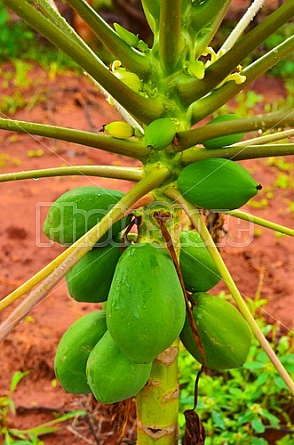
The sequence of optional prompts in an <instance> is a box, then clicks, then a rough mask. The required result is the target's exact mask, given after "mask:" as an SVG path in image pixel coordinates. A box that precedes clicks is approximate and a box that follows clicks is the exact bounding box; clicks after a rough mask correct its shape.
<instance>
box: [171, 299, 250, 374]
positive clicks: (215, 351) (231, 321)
mask: <svg viewBox="0 0 294 445" xmlns="http://www.w3.org/2000/svg"><path fill="white" fill-rule="evenodd" d="M193 300H194V302H195V307H194V309H193V318H194V320H195V323H196V326H197V330H198V333H199V336H200V339H201V342H202V345H203V349H204V352H205V357H206V366H207V367H208V368H211V369H229V368H239V367H240V366H242V365H243V364H244V362H245V361H246V358H247V355H248V352H249V349H250V346H251V331H250V328H249V326H248V324H247V322H246V321H245V319H244V318H243V317H242V315H241V314H240V312H239V311H238V310H237V309H236V308H235V307H234V306H233V305H232V304H230V303H229V302H228V301H225V300H223V299H222V298H219V297H215V296H214V295H211V294H207V293H204V292H199V293H196V294H193ZM180 337H181V341H182V343H183V345H184V346H185V348H186V349H187V350H188V351H189V352H190V354H191V355H193V357H194V358H195V359H196V360H197V361H198V362H200V363H202V362H203V359H202V356H201V352H200V350H199V349H198V346H197V344H196V342H195V340H194V336H193V333H192V329H191V326H190V323H189V321H188V317H187V318H186V321H185V325H184V328H183V330H182V332H181V336H180Z"/></svg>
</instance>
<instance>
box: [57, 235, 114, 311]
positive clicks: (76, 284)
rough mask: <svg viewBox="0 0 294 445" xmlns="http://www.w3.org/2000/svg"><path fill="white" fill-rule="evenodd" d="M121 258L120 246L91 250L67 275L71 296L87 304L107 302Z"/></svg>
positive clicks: (110, 245) (109, 245)
mask: <svg viewBox="0 0 294 445" xmlns="http://www.w3.org/2000/svg"><path fill="white" fill-rule="evenodd" d="M119 257H120V247H119V245H118V244H117V245H112V244H108V245H107V246H104V247H95V248H94V249H92V250H90V252H88V253H87V254H86V255H85V256H84V257H83V258H82V259H81V260H80V261H79V262H78V263H77V264H76V265H75V266H74V267H73V268H72V269H71V270H70V271H69V272H68V273H67V274H66V275H65V279H66V284H67V288H68V292H69V295H70V296H71V297H72V298H74V299H75V300H76V301H80V302H86V303H98V302H103V301H106V300H107V296H108V292H109V289H110V285H111V281H112V278H113V274H114V270H115V267H116V264H117V262H118V259H119Z"/></svg>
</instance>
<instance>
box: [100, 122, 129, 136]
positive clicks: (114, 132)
mask: <svg viewBox="0 0 294 445" xmlns="http://www.w3.org/2000/svg"><path fill="white" fill-rule="evenodd" d="M103 131H106V132H107V133H108V134H109V135H110V136H113V137H114V138H117V139H128V138H130V137H132V136H133V134H134V129H133V127H132V126H131V125H130V124H128V123H127V122H123V121H113V122H110V123H109V124H107V125H104V126H103Z"/></svg>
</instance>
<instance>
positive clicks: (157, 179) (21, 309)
mask: <svg viewBox="0 0 294 445" xmlns="http://www.w3.org/2000/svg"><path fill="white" fill-rule="evenodd" d="M169 176H170V170H168V169H167V168H165V167H162V168H160V167H154V168H153V169H152V170H150V171H149V173H148V174H146V176H145V177H144V178H143V179H142V180H141V181H140V182H139V183H138V184H135V185H134V187H133V188H132V189H131V190H130V191H129V192H128V193H127V194H126V195H125V196H123V197H122V199H121V200H120V201H119V202H118V203H117V204H115V206H114V207H113V208H112V209H111V210H110V211H109V212H108V214H107V215H106V216H105V217H103V218H102V219H101V221H99V223H98V224H97V225H96V226H94V227H93V228H92V229H91V230H89V232H87V233H86V234H85V235H83V236H82V237H81V238H79V239H78V240H77V241H76V242H75V243H74V244H72V245H71V246H70V247H68V249H67V250H66V251H64V252H63V253H61V254H60V255H59V256H58V257H57V258H55V259H54V260H53V261H51V263H49V264H48V265H47V266H45V267H44V268H43V269H42V270H40V271H39V272H38V273H37V274H36V275H34V276H33V277H32V278H30V279H29V280H28V281H26V282H25V283H24V284H23V285H21V286H20V287H19V288H18V289H16V290H15V291H14V292H12V293H11V294H10V295H8V296H7V297H5V298H4V299H3V300H1V301H0V311H1V310H2V309H4V308H5V307H7V306H9V305H10V304H12V303H13V302H14V301H16V300H17V299H19V298H20V297H21V296H22V295H24V294H25V293H26V292H28V291H29V290H31V289H32V288H33V287H34V286H35V285H36V284H38V283H40V281H42V280H43V282H42V283H41V284H40V285H39V286H37V288H36V289H34V290H32V291H31V292H30V293H29V295H28V296H27V298H26V299H25V300H24V301H23V302H22V303H21V304H20V305H18V307H17V308H16V309H15V310H14V311H13V312H12V313H11V314H10V315H9V316H8V318H6V319H5V321H4V322H3V323H2V324H1V327H0V341H1V340H3V339H4V338H5V337H6V336H7V335H8V333H9V332H10V331H11V330H12V329H13V327H14V326H15V325H16V324H17V323H19V321H21V320H22V318H23V317H24V316H25V315H26V314H27V313H28V312H29V311H30V310H31V309H32V308H33V307H34V306H35V305H36V304H37V303H38V302H40V301H41V300H42V299H43V298H44V297H45V296H46V295H47V294H48V293H49V292H50V291H51V290H52V289H53V288H54V286H55V285H56V284H57V283H58V282H59V281H60V280H61V279H62V278H63V277H64V275H65V274H66V273H67V272H68V271H69V270H70V269H71V268H72V267H73V266H74V265H75V264H76V263H77V262H78V261H79V260H80V259H81V258H82V257H83V256H84V255H86V253H87V252H88V251H89V250H91V249H92V248H93V246H94V245H95V244H96V242H97V240H99V239H100V238H101V237H102V236H103V234H104V233H106V232H107V230H108V229H109V228H110V227H111V226H112V225H113V224H114V222H116V221H118V220H119V219H120V218H122V216H123V215H124V214H125V213H126V212H127V211H128V209H129V208H130V207H131V206H132V205H134V204H135V203H136V202H137V201H138V200H139V199H140V198H142V197H143V196H145V195H146V194H147V193H149V192H150V191H151V190H153V189H154V188H156V187H158V186H160V185H161V184H162V183H163V182H164V181H165V180H166V179H167V178H168V177H169Z"/></svg>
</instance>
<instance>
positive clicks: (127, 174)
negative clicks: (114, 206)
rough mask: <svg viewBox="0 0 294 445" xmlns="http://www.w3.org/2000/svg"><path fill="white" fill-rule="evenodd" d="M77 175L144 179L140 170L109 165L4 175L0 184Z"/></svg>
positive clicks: (79, 166) (81, 166)
mask: <svg viewBox="0 0 294 445" xmlns="http://www.w3.org/2000/svg"><path fill="white" fill-rule="evenodd" d="M75 175H81V176H99V177H102V178H112V179H122V180H126V181H134V182H137V181H140V180H141V179H142V170H141V169H139V168H130V167H114V166H109V165H94V166H92V165H74V166H70V167H56V168H44V169H42V170H29V171H25V172H24V171H22V172H14V173H3V174H2V175H0V182H6V181H18V180H23V179H39V178H49V177H52V176H75Z"/></svg>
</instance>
